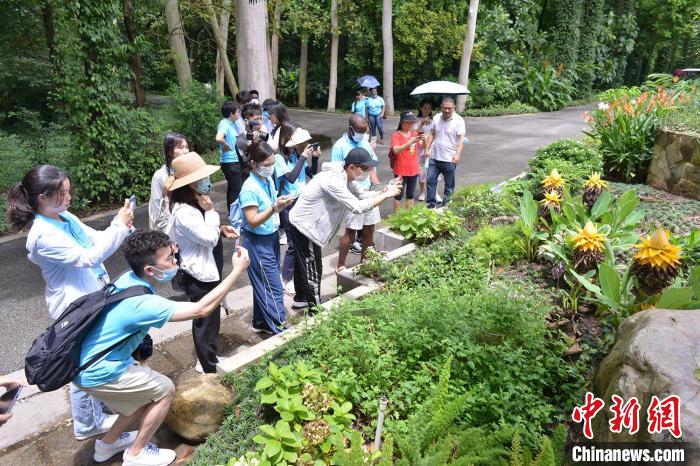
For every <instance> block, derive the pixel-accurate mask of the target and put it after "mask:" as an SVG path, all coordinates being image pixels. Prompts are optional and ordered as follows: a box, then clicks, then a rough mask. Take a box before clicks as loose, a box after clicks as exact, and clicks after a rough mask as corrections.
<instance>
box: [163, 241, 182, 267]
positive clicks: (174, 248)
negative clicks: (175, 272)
mask: <svg viewBox="0 0 700 466" xmlns="http://www.w3.org/2000/svg"><path fill="white" fill-rule="evenodd" d="M179 252H180V247H179V246H178V245H177V243H170V254H169V255H168V257H167V258H166V260H167V261H168V262H175V263H176V262H177V254H178V253H179Z"/></svg>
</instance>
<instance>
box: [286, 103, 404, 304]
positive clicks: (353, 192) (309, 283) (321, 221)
mask: <svg viewBox="0 0 700 466" xmlns="http://www.w3.org/2000/svg"><path fill="white" fill-rule="evenodd" d="M355 116H357V117H358V118H360V119H361V117H360V116H359V115H355ZM378 164H379V162H378V161H377V159H376V158H374V157H372V156H371V154H370V153H369V152H368V151H367V150H366V149H364V148H362V147H356V148H354V149H352V150H351V151H350V152H348V154H347V156H346V157H345V160H344V161H342V162H326V163H324V164H323V167H322V169H321V172H320V173H319V174H317V175H316V176H314V177H313V179H312V180H311V181H310V182H309V183H308V184H307V185H306V187H305V188H304V190H303V191H302V193H301V196H299V198H298V199H297V202H296V204H295V205H294V207H293V208H292V210H291V212H290V213H289V223H290V224H291V227H290V230H289V234H290V235H291V239H292V242H293V243H294V259H295V261H294V289H295V291H296V296H295V297H294V300H295V301H297V302H300V301H305V302H307V303H308V304H309V306H315V305H317V304H320V303H321V277H322V276H323V268H322V256H321V248H323V247H325V246H327V245H328V243H329V242H330V240H331V238H333V237H334V236H335V235H336V233H338V230H339V229H340V224H341V223H342V222H343V219H344V218H345V217H346V213H347V212H348V211H350V212H353V213H355V214H358V215H359V214H362V213H364V212H368V211H370V210H372V209H374V208H375V207H377V206H378V205H379V204H381V203H382V202H384V201H385V200H387V199H390V198H392V197H394V196H396V195H397V194H398V193H399V189H400V188H399V186H398V185H396V184H395V183H394V182H393V181H392V182H390V183H389V184H387V185H386V186H385V187H384V188H383V189H382V190H381V191H367V190H364V189H362V188H360V187H359V186H358V185H357V181H358V180H361V179H363V178H367V177H368V176H369V172H370V170H371V169H372V168H373V167H376V166H377V165H378Z"/></svg>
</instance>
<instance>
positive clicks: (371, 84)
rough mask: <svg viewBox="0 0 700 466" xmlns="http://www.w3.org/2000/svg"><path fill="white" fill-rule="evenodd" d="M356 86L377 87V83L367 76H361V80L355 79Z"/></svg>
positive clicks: (374, 79) (373, 78)
mask: <svg viewBox="0 0 700 466" xmlns="http://www.w3.org/2000/svg"><path fill="white" fill-rule="evenodd" d="M357 84H359V85H360V87H369V88H372V87H379V81H377V78H375V77H374V76H370V75H369V74H367V75H365V76H362V77H361V78H357Z"/></svg>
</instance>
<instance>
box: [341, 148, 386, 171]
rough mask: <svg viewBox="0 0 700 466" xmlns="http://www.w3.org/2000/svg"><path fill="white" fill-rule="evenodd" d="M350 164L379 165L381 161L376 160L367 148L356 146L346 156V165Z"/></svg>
mask: <svg viewBox="0 0 700 466" xmlns="http://www.w3.org/2000/svg"><path fill="white" fill-rule="evenodd" d="M350 164H352V165H362V166H364V167H376V166H377V165H379V161H378V160H374V159H373V158H372V156H371V155H369V152H367V150H366V149H363V148H362V147H355V148H354V149H353V150H351V151H350V152H348V155H346V156H345V166H346V167H347V166H348V165H350Z"/></svg>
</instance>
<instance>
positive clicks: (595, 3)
mask: <svg viewBox="0 0 700 466" xmlns="http://www.w3.org/2000/svg"><path fill="white" fill-rule="evenodd" d="M604 6H605V0H589V1H588V2H587V3H586V6H585V9H584V12H583V17H582V18H581V30H582V31H585V33H584V34H581V37H580V39H579V45H578V62H579V65H578V88H579V92H580V93H581V95H586V94H589V93H590V92H591V89H592V87H593V81H595V77H596V76H595V59H596V55H597V53H598V48H599V41H600V34H601V30H602V28H603V7H604Z"/></svg>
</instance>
